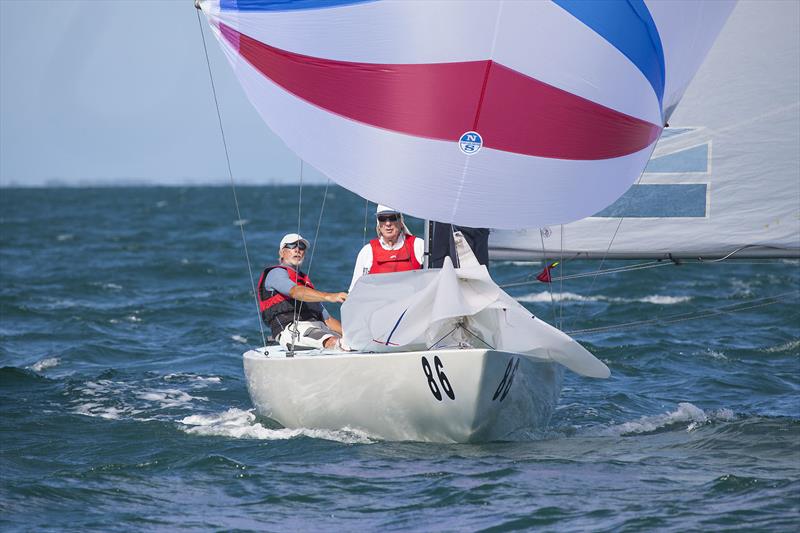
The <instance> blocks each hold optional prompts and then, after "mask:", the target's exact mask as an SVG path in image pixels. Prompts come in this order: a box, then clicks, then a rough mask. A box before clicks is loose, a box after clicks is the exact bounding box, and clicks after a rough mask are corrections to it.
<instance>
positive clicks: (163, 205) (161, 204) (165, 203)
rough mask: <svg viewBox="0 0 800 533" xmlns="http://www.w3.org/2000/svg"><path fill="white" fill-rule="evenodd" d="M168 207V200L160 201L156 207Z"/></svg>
mask: <svg viewBox="0 0 800 533" xmlns="http://www.w3.org/2000/svg"><path fill="white" fill-rule="evenodd" d="M168 205H169V202H167V201H166V200H159V201H158V202H156V207H158V208H161V207H167V206H168Z"/></svg>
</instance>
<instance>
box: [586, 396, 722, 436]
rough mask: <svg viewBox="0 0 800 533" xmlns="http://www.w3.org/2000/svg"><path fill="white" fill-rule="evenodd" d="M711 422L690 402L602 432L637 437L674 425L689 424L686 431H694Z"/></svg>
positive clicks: (703, 412)
mask: <svg viewBox="0 0 800 533" xmlns="http://www.w3.org/2000/svg"><path fill="white" fill-rule="evenodd" d="M708 421H709V417H708V415H706V413H705V411H703V410H702V409H700V408H699V407H696V406H694V405H692V404H690V403H688V402H681V403H679V404H678V408H677V409H676V410H675V411H672V412H669V413H665V414H662V415H653V416H643V417H642V418H640V419H639V420H636V421H633V422H625V423H622V424H618V425H615V426H611V427H609V428H606V429H605V430H604V431H602V433H603V434H606V435H612V436H623V435H635V434H637V433H651V432H653V431H656V430H658V429H661V428H664V427H667V426H671V425H673V424H682V423H687V422H688V423H689V425H688V427H687V428H686V431H692V430H694V429H696V428H697V427H699V426H701V425H703V424H706V423H707V422H708Z"/></svg>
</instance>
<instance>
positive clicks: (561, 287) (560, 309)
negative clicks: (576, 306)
mask: <svg viewBox="0 0 800 533" xmlns="http://www.w3.org/2000/svg"><path fill="white" fill-rule="evenodd" d="M559 233H560V234H561V254H560V256H559V259H558V260H559V265H561V272H562V274H561V276H559V277H558V292H559V294H561V295H562V296H563V294H564V274H565V267H566V265H565V264H564V224H561V227H560V229H559ZM563 325H564V298H563V297H562V298H561V300H559V305H558V329H561V326H563Z"/></svg>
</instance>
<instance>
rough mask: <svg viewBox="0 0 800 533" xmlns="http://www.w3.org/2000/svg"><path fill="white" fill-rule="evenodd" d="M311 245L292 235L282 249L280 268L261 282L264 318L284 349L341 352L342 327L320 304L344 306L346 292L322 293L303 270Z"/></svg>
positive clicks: (267, 272)
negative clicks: (325, 349) (338, 350)
mask: <svg viewBox="0 0 800 533" xmlns="http://www.w3.org/2000/svg"><path fill="white" fill-rule="evenodd" d="M307 249H308V241H307V240H305V239H304V238H303V237H302V236H300V235H298V234H297V233H289V234H287V235H285V236H284V237H283V239H281V244H280V246H279V247H278V258H279V260H280V262H279V264H277V265H274V266H271V267H267V268H266V269H265V270H264V272H263V273H262V274H261V278H260V279H259V280H258V305H259V309H260V310H261V318H262V319H263V320H264V322H265V323H266V324H267V325H269V327H270V329H271V330H272V336H273V337H274V338H275V340H277V341H278V342H279V343H280V344H281V346H283V347H284V348H286V349H289V345H294V346H295V347H303V348H335V349H336V348H340V343H339V340H340V339H341V337H342V324H341V323H340V322H339V321H338V320H336V319H335V318H333V317H332V316H331V315H330V314H329V313H328V311H327V310H326V309H325V307H323V305H322V303H320V302H330V303H342V302H344V301H345V300H346V299H347V293H346V292H322V291H318V290H317V289H315V288H314V285H313V284H312V283H311V280H310V279H309V277H308V276H307V275H305V274H304V273H303V272H302V271H301V270H300V265H301V264H302V263H303V260H304V259H305V257H306V250H307Z"/></svg>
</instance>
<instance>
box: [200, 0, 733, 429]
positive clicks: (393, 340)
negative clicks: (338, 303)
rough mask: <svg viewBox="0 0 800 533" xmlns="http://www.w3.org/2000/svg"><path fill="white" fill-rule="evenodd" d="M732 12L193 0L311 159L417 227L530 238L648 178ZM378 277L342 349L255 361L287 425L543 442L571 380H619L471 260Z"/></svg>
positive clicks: (363, 283)
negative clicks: (423, 223) (668, 127)
mask: <svg viewBox="0 0 800 533" xmlns="http://www.w3.org/2000/svg"><path fill="white" fill-rule="evenodd" d="M733 5H734V4H733V2H727V1H714V2H697V3H692V4H686V5H684V4H680V5H676V4H674V3H668V2H642V1H630V2H618V3H613V2H612V3H593V2H573V1H570V0H557V1H554V2H530V3H528V2H502V1H500V2H495V1H485V2H481V1H465V2H455V1H454V2H415V1H407V2H391V1H362V0H326V1H324V2H313V1H312V2H309V1H298V2H271V1H267V0H200V1H198V7H200V8H201V9H202V11H203V13H204V14H205V15H206V18H207V20H208V22H209V24H210V27H211V29H212V31H213V33H214V35H215V36H216V37H217V40H218V42H219V43H220V45H221V46H222V48H223V50H224V51H225V53H226V55H227V57H228V59H229V61H230V63H231V65H232V67H233V70H234V72H235V74H236V76H237V78H238V79H239V81H240V82H241V84H242V86H243V87H244V89H245V91H246V93H247V95H248V97H249V99H250V100H251V102H252V103H253V105H254V107H255V108H256V110H257V111H258V112H259V114H260V115H261V116H262V118H263V119H264V120H265V121H266V123H267V124H268V125H269V126H270V127H271V128H272V129H273V131H275V132H276V133H277V134H278V135H279V136H280V137H281V138H282V139H283V140H284V142H285V143H286V144H287V145H288V146H289V147H290V148H291V149H292V150H293V151H294V152H295V153H297V154H298V155H299V156H300V157H301V158H302V160H303V161H305V162H307V163H309V164H311V165H312V166H314V167H315V168H316V169H318V170H319V171H321V172H322V173H323V174H325V175H327V176H328V177H329V178H331V179H332V180H333V181H335V182H337V183H338V184H340V185H342V186H344V187H346V188H348V189H350V190H352V191H354V192H356V193H357V194H359V195H360V196H362V197H364V198H366V199H368V200H370V201H372V202H375V203H383V204H389V205H392V206H393V207H394V208H396V209H398V210H400V211H403V212H405V213H408V214H411V215H413V216H416V217H419V218H423V219H430V220H436V221H441V222H444V223H452V224H457V225H461V226H471V227H488V228H501V229H521V228H531V227H543V226H547V225H553V224H564V223H568V222H571V221H574V220H579V219H582V218H585V217H588V216H591V215H593V214H595V213H597V212H598V211H600V210H602V209H604V208H606V207H607V206H609V205H610V204H612V203H613V202H614V201H615V200H617V198H619V197H620V196H621V195H622V194H623V193H625V191H626V190H627V189H628V188H629V187H630V186H631V185H632V184H633V183H634V182H635V181H636V180H637V179H638V178H639V176H640V175H641V173H642V170H643V169H644V168H645V165H646V164H647V162H648V160H649V159H650V156H651V154H652V152H653V150H654V148H655V143H656V141H657V140H658V138H659V136H660V134H661V132H662V130H663V127H664V124H665V123H666V121H667V120H668V119H669V116H670V115H671V113H672V111H673V110H674V109H675V107H676V106H677V104H678V102H679V100H680V98H681V96H682V94H683V93H684V91H685V90H686V88H687V86H688V84H689V82H690V80H691V79H692V77H693V75H694V73H695V72H696V70H697V69H698V67H699V66H700V64H701V62H702V60H703V58H704V57H705V55H706V53H707V52H708V50H709V49H710V48H711V46H712V44H713V42H714V39H715V37H716V35H717V34H718V33H719V31H720V29H721V28H722V26H723V25H724V23H725V20H726V19H727V17H728V15H729V14H730V12H731V10H732V9H733ZM465 257H466V258H467V260H466V261H460V262H459V265H458V268H456V267H455V266H454V265H453V263H452V262H451V261H450V260H448V259H446V260H445V261H444V264H443V266H442V268H440V269H427V270H420V271H413V272H402V273H395V274H380V275H372V276H370V275H367V276H363V277H362V278H361V279H360V280H359V281H358V283H357V284H356V286H355V287H354V289H353V290H352V291H351V294H350V296H349V298H348V300H347V302H346V303H345V304H344V305H343V307H342V322H343V326H344V334H345V340H346V341H347V343H348V344H349V346H350V347H351V348H353V351H351V352H347V353H320V352H314V353H312V352H298V353H296V354H294V356H293V357H287V355H289V354H287V353H285V351H283V350H282V349H281V348H279V347H271V346H265V347H261V348H258V349H254V350H250V351H248V352H247V353H245V354H244V370H245V376H246V379H247V386H248V390H249V393H250V396H251V398H252V400H253V403H254V405H255V408H256V411H257V412H258V414H259V415H261V416H264V417H267V418H270V419H273V420H275V421H277V422H278V423H280V424H282V425H284V426H286V427H312V428H330V429H340V428H350V429H354V430H359V431H363V432H365V433H367V434H369V435H372V436H375V437H377V438H382V439H389V440H415V441H434V442H477V441H490V440H500V439H504V438H507V437H508V436H509V435H512V434H514V433H515V432H517V431H519V430H531V429H537V428H541V427H544V426H546V424H547V423H548V421H549V419H550V417H551V415H552V413H553V410H554V409H555V406H556V404H557V401H558V397H559V394H560V390H561V383H562V378H563V373H564V369H569V370H571V371H574V372H577V373H578V374H581V375H584V376H587V377H593V378H605V377H608V376H609V374H610V371H609V369H608V367H607V366H606V365H605V364H604V363H603V362H601V361H599V360H598V359H597V358H595V357H594V356H593V355H592V354H591V353H589V352H588V351H587V350H586V349H585V348H583V347H582V346H581V345H580V344H579V343H577V342H576V341H575V340H574V339H572V338H570V337H569V336H568V335H566V334H565V333H563V332H562V331H560V330H558V329H557V328H555V327H553V326H551V325H549V324H547V323H546V322H544V321H542V320H540V319H539V318H537V317H535V316H532V315H531V314H530V312H529V311H528V310H526V309H525V308H524V307H523V306H522V305H520V304H519V303H518V302H516V301H514V300H513V298H511V297H510V296H508V295H507V294H506V293H505V292H504V291H503V290H502V289H500V288H499V287H498V286H497V285H496V284H495V283H494V281H493V280H492V279H491V277H490V276H489V273H488V270H487V269H486V267H485V266H483V265H480V264H477V263H476V262H472V261H470V260H469V254H468V253H465Z"/></svg>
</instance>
